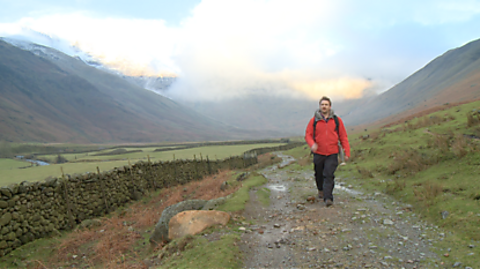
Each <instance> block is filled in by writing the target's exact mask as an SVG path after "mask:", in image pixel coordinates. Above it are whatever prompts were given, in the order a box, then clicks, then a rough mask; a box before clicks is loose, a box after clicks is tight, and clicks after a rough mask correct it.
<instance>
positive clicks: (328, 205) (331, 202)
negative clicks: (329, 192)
mask: <svg viewBox="0 0 480 269" xmlns="http://www.w3.org/2000/svg"><path fill="white" fill-rule="evenodd" d="M331 205H333V201H332V200H330V199H327V200H325V206H326V207H330V206H331Z"/></svg>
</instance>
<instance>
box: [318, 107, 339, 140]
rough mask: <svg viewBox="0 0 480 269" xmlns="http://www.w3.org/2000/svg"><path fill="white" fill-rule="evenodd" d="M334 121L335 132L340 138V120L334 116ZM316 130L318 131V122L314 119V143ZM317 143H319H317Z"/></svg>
mask: <svg viewBox="0 0 480 269" xmlns="http://www.w3.org/2000/svg"><path fill="white" fill-rule="evenodd" d="M333 120H334V121H335V132H337V134H338V138H340V132H339V131H338V125H339V123H338V118H337V115H335V114H334V115H333ZM315 129H317V120H315V118H314V119H313V141H315ZM315 143H317V141H315Z"/></svg>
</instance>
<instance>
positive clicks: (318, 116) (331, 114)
mask: <svg viewBox="0 0 480 269" xmlns="http://www.w3.org/2000/svg"><path fill="white" fill-rule="evenodd" d="M333 115H335V113H334V112H333V109H332V110H330V114H329V115H328V118H327V120H328V119H331V118H333ZM319 120H323V117H322V112H320V109H317V110H316V111H315V121H319Z"/></svg>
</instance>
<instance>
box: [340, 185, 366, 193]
mask: <svg viewBox="0 0 480 269" xmlns="http://www.w3.org/2000/svg"><path fill="white" fill-rule="evenodd" d="M333 190H334V191H335V190H340V191H344V192H346V193H349V194H351V195H362V194H363V193H362V192H360V191H356V190H353V189H350V188H347V187H344V186H335V189H333Z"/></svg>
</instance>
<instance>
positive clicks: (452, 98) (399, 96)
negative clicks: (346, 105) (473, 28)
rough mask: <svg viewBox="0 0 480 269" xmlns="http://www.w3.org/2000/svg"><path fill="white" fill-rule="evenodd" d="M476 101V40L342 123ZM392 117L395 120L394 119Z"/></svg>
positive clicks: (479, 66) (479, 76) (479, 77)
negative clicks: (445, 104) (447, 104)
mask: <svg viewBox="0 0 480 269" xmlns="http://www.w3.org/2000/svg"><path fill="white" fill-rule="evenodd" d="M478 98H480V40H475V41H472V42H470V43H468V44H466V45H464V46H462V47H460V48H456V49H453V50H450V51H448V52H446V53H444V54H443V55H441V56H439V57H437V58H436V59H434V60H433V61H431V62H430V63H428V64H427V65H426V66H425V67H423V68H422V69H420V70H418V71H417V72H415V73H414V74H412V75H411V76H409V77H408V78H406V79H405V80H404V81H402V82H401V83H399V84H397V85H395V86H394V87H393V88H391V89H389V90H388V91H386V92H384V93H382V94H381V95H379V96H378V97H376V98H373V99H372V100H370V101H368V102H365V103H364V104H363V105H361V106H358V107H357V108H356V109H354V110H352V112H351V113H350V114H349V115H348V116H345V117H344V120H345V122H346V124H348V125H359V124H365V123H372V122H374V121H377V120H382V119H385V118H388V120H387V121H384V122H388V121H392V120H394V119H398V118H399V117H404V116H406V115H411V114H414V113H417V112H419V111H422V110H425V109H428V108H431V107H434V106H438V105H442V104H444V103H455V102H461V101H468V100H473V99H478ZM395 117H396V118H395Z"/></svg>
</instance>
